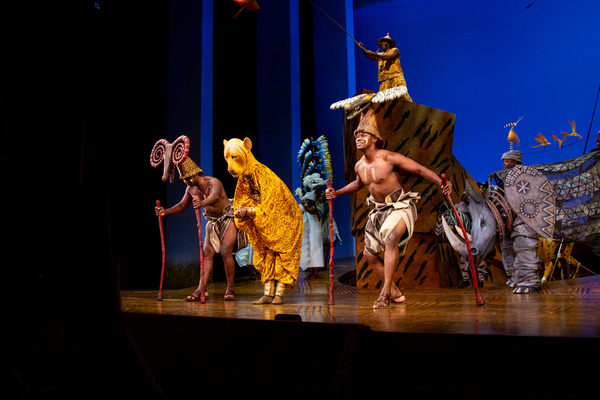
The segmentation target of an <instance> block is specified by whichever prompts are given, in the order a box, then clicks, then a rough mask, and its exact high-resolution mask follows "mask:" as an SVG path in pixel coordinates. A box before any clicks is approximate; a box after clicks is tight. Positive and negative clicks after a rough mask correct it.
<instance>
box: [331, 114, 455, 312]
mask: <svg viewBox="0 0 600 400" xmlns="http://www.w3.org/2000/svg"><path fill="white" fill-rule="evenodd" d="M371 118H372V110H369V111H368V112H367V114H366V115H365V116H363V118H362V119H361V122H360V123H359V125H358V128H357V129H356V131H355V132H354V137H355V138H356V147H357V149H358V150H360V151H362V152H363V156H362V158H361V159H360V160H359V161H358V162H357V163H356V165H355V166H354V171H355V172H356V180H355V181H354V182H351V183H350V184H348V185H346V186H345V187H343V188H342V189H339V190H335V189H333V188H329V189H327V191H326V195H327V198H328V199H334V198H336V197H338V196H342V195H345V194H350V193H355V192H357V191H358V190H360V189H361V188H363V187H364V186H367V188H368V189H369V193H370V196H369V198H368V199H367V203H368V204H369V205H373V206H375V208H374V209H373V210H371V212H370V213H369V221H368V222H367V224H366V226H365V239H364V240H365V250H364V253H363V254H364V256H365V259H366V260H367V262H368V263H369V265H370V266H371V267H372V268H373V269H374V270H375V272H377V274H378V275H379V276H380V277H381V278H382V279H383V287H382V288H381V294H380V295H379V297H378V298H377V300H376V301H375V303H374V304H373V308H380V307H388V306H389V304H390V302H394V303H402V302H404V301H406V297H405V296H404V295H403V294H402V292H401V291H400V289H398V287H397V286H396V285H395V284H394V282H393V281H392V277H393V272H394V268H395V267H396V265H398V260H399V258H400V256H401V255H402V254H404V252H405V251H406V247H407V246H408V241H409V240H410V238H411V236H412V234H413V229H414V223H415V220H416V219H417V207H416V205H415V203H416V202H417V201H418V200H419V199H420V198H421V197H420V195H419V194H418V193H415V192H407V191H406V189H405V188H404V187H403V185H402V183H401V181H402V175H403V174H405V173H413V174H418V175H420V176H422V177H423V178H425V179H427V180H429V181H431V182H433V183H437V184H438V185H440V186H442V180H441V178H440V177H439V176H437V175H436V174H435V173H434V172H433V171H431V170H429V169H427V168H425V167H424V166H422V165H420V164H419V163H417V162H415V161H413V160H411V159H410V158H408V157H405V156H403V155H401V154H399V153H394V152H391V151H388V150H385V149H383V148H382V146H383V139H382V138H381V136H380V135H379V132H378V130H377V128H376V126H375V124H374V123H373V122H371ZM442 191H443V193H444V194H450V193H451V192H452V184H451V183H450V181H448V183H447V184H446V186H442ZM376 226H380V227H381V228H380V229H379V230H377V228H376ZM382 251H383V252H384V259H381V257H380V256H379V253H381V252H382Z"/></svg>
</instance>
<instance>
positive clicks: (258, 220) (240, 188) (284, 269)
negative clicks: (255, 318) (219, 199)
mask: <svg viewBox="0 0 600 400" xmlns="http://www.w3.org/2000/svg"><path fill="white" fill-rule="evenodd" d="M223 145H224V151H223V153H224V156H225V160H226V161H227V170H228V171H229V173H230V174H231V175H232V176H233V177H234V178H237V179H238V181H237V185H236V188H235V195H234V198H233V204H234V207H235V209H234V215H235V224H236V226H237V227H238V229H240V230H242V231H244V232H246V233H247V235H248V241H249V242H250V244H251V245H252V248H253V249H254V267H255V268H256V270H257V271H258V272H260V274H261V281H262V283H263V284H264V296H263V297H261V298H260V299H258V300H256V301H254V302H253V304H282V303H283V296H284V293H285V290H286V288H288V287H289V288H291V287H293V286H294V284H295V283H296V280H297V279H298V268H299V265H300V255H301V251H302V212H301V211H300V207H299V206H298V203H297V202H296V200H295V199H294V195H293V194H292V192H290V190H289V189H288V187H287V186H286V185H285V183H283V181H282V180H281V179H280V178H279V177H278V176H277V175H275V173H274V172H273V171H271V170H270V169H269V168H267V167H266V166H265V165H263V164H261V163H260V162H258V161H257V160H256V159H255V158H254V155H253V154H252V152H251V150H252V142H251V141H250V139H248V138H245V139H244V140H243V141H242V140H240V139H231V140H229V141H227V140H224V141H223Z"/></svg>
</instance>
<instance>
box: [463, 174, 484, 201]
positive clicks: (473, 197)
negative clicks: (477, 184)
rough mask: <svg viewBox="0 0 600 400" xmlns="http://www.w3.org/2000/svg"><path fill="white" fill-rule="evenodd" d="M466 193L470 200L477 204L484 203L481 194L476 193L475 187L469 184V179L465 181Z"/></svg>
mask: <svg viewBox="0 0 600 400" xmlns="http://www.w3.org/2000/svg"><path fill="white" fill-rule="evenodd" d="M465 193H467V196H469V199H471V200H472V201H474V202H475V203H477V204H481V203H484V199H483V196H482V195H481V194H479V193H477V192H476V191H475V189H473V186H472V185H471V182H469V180H468V179H467V180H466V181H465Z"/></svg>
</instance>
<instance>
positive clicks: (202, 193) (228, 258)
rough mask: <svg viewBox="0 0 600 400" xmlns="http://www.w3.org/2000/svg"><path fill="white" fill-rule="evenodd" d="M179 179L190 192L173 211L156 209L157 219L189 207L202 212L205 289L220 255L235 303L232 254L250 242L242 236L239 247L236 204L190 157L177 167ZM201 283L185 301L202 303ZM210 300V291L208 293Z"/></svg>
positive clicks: (228, 293)
mask: <svg viewBox="0 0 600 400" xmlns="http://www.w3.org/2000/svg"><path fill="white" fill-rule="evenodd" d="M177 169H178V171H179V175H180V179H182V180H183V181H184V182H185V184H186V185H187V188H186V189H185V193H184V194H183V198H182V199H181V201H180V202H179V203H177V204H176V205H174V206H173V207H171V208H167V209H165V208H163V207H155V211H156V215H160V216H163V215H171V214H179V213H180V212H183V211H184V210H186V209H187V208H188V207H189V206H190V204H192V205H193V207H194V208H202V209H203V215H204V218H206V220H207V222H206V227H205V232H206V237H205V240H204V243H203V247H204V287H205V288H207V287H208V286H207V285H208V280H209V277H210V273H211V271H212V267H213V259H214V256H215V254H216V253H221V257H222V258H223V263H224V267H225V276H226V279H227V290H226V291H225V296H224V299H225V300H235V289H234V277H235V261H234V259H233V254H234V252H235V250H236V249H237V247H238V246H239V247H243V246H244V245H245V244H244V243H243V242H245V241H246V240H247V239H246V238H245V235H243V234H241V235H239V236H240V237H239V239H240V242H241V243H238V229H237V227H236V226H235V223H232V222H233V219H234V217H233V203H232V201H231V200H230V199H229V198H227V195H226V194H225V189H224V188H223V184H222V183H221V181H220V180H218V179H217V178H214V177H212V176H203V175H204V171H202V169H200V168H199V167H198V166H197V165H196V163H194V162H193V161H192V159H190V158H189V157H187V158H186V159H185V160H184V161H183V163H181V164H179V165H177ZM201 286H202V285H201V283H199V284H198V289H196V291H195V292H194V293H193V294H191V295H190V296H188V297H187V298H186V301H200V295H201V292H200V290H201ZM205 296H206V298H208V291H206V292H205Z"/></svg>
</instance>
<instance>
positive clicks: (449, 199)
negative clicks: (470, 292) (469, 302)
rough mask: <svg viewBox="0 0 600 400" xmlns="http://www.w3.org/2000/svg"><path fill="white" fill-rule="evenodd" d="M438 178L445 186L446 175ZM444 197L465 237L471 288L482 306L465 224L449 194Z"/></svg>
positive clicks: (482, 302) (482, 301)
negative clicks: (469, 263)
mask: <svg viewBox="0 0 600 400" xmlns="http://www.w3.org/2000/svg"><path fill="white" fill-rule="evenodd" d="M440 178H442V184H443V185H444V186H446V175H445V174H442V175H440ZM444 197H445V198H446V201H447V202H448V204H450V207H451V208H452V212H453V213H454V216H455V217H456V220H457V221H458V224H459V225H460V229H461V230H462V233H463V237H464V238H465V243H466V245H467V250H468V251H469V261H470V262H471V274H472V276H473V289H475V301H476V303H477V305H478V306H482V305H484V304H485V301H484V300H483V297H481V293H479V285H478V284H477V271H476V270H475V263H474V262H473V253H471V243H470V242H469V238H468V237H467V230H466V229H465V226H464V225H463V223H462V219H461V218H460V215H458V211H456V207H454V203H453V202H452V199H451V198H450V195H446V194H445V195H444Z"/></svg>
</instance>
